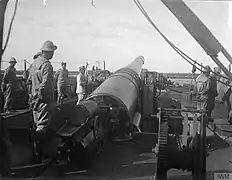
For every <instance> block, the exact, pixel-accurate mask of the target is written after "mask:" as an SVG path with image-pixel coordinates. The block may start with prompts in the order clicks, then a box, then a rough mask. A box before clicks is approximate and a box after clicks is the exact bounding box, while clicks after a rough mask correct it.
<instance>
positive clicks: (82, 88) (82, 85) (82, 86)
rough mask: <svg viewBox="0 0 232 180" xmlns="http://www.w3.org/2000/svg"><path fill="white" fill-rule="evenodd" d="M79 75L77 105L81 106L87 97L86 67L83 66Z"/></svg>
mask: <svg viewBox="0 0 232 180" xmlns="http://www.w3.org/2000/svg"><path fill="white" fill-rule="evenodd" d="M79 71H80V72H79V74H78V75H77V89H76V93H77V96H78V101H77V104H79V103H80V102H81V101H82V100H84V98H85V95H86V85H87V77H86V76H85V66H81V67H80V68H79Z"/></svg>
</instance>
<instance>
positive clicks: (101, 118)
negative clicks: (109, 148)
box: [57, 56, 144, 165]
mask: <svg viewBox="0 0 232 180" xmlns="http://www.w3.org/2000/svg"><path fill="white" fill-rule="evenodd" d="M143 64H144V58H143V57H142V56H140V57H137V58H136V59H135V60H134V61H133V62H132V63H130V64H129V65H127V66H126V67H124V68H121V69H119V70H118V71H116V72H115V73H114V74H113V75H111V76H110V77H108V78H107V79H106V80H105V81H104V82H103V83H102V84H101V85H100V86H99V87H97V88H96V89H95V90H94V91H93V92H92V93H91V94H90V95H89V96H88V97H87V98H86V99H85V100H84V101H82V102H81V103H80V104H78V105H76V107H75V109H73V110H72V112H73V113H72V115H71V118H70V119H69V121H67V123H66V124H65V125H64V126H63V127H62V128H61V129H60V130H59V131H58V132H57V134H58V136H59V137H61V139H62V142H63V144H62V147H60V148H59V149H58V151H59V154H66V158H68V159H70V160H71V161H76V162H78V163H79V162H80V159H78V158H77V157H76V156H75V154H76V153H78V152H80V151H79V150H80V147H81V149H82V150H83V151H85V153H87V156H85V157H87V158H88V159H84V161H83V162H88V163H91V162H92V160H93V156H92V155H93V154H98V153H99V152H101V151H102V149H103V147H104V145H105V144H106V143H107V142H108V140H110V139H113V138H125V135H127V136H129V135H131V134H132V133H133V132H139V131H140V122H141V114H140V113H141V107H140V106H139V104H140V103H139V102H140V90H141V81H140V73H141V70H142V65H143ZM74 149H77V151H76V153H74ZM67 152H73V153H67ZM82 157H83V156H82ZM81 164H83V163H81ZM87 165H88V164H87Z"/></svg>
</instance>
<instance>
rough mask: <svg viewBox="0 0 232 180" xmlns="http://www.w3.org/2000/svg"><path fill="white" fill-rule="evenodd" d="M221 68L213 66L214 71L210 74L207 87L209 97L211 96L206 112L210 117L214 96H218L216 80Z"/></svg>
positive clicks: (213, 105)
mask: <svg viewBox="0 0 232 180" xmlns="http://www.w3.org/2000/svg"><path fill="white" fill-rule="evenodd" d="M220 73H221V69H220V68H219V67H215V68H214V72H213V73H212V75H211V76H210V84H211V85H210V89H209V93H208V94H209V99H210V98H211V101H210V103H211V104H209V109H208V111H209V112H208V114H209V117H211V114H212V111H213V109H214V107H215V98H216V97H217V96H218V88H217V80H219V78H220Z"/></svg>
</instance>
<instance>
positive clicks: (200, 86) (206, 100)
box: [194, 65, 215, 120]
mask: <svg viewBox="0 0 232 180" xmlns="http://www.w3.org/2000/svg"><path fill="white" fill-rule="evenodd" d="M210 72H211V68H210V66H208V65H207V66H205V69H204V70H203V72H202V74H200V75H199V76H198V77H197V78H196V84H195V86H194V94H195V95H196V100H197V109H198V110H203V111H206V115H207V117H209V118H208V119H209V120H211V109H212V106H213V102H214V99H215V94H214V93H213V92H211V89H212V88H211V86H212V83H211V78H210Z"/></svg>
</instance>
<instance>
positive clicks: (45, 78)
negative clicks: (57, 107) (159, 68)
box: [28, 57, 54, 103]
mask: <svg viewBox="0 0 232 180" xmlns="http://www.w3.org/2000/svg"><path fill="white" fill-rule="evenodd" d="M28 84H31V85H32V88H31V94H32V97H33V99H40V100H42V102H44V103H52V102H53V101H54V80H53V67H52V65H51V63H50V61H48V60H47V59H45V58H43V57H38V58H37V59H36V60H34V62H33V63H32V66H31V69H30V73H29V77H28Z"/></svg>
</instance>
